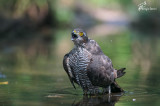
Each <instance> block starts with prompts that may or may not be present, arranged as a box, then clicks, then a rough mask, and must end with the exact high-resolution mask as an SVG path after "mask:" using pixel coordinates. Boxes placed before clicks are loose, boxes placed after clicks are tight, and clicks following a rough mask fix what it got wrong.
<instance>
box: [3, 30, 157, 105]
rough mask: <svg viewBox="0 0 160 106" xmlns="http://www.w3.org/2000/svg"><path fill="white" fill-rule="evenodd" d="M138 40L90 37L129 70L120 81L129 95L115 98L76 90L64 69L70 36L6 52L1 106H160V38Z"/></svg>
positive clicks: (126, 36)
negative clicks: (84, 94) (63, 62)
mask: <svg viewBox="0 0 160 106" xmlns="http://www.w3.org/2000/svg"><path fill="white" fill-rule="evenodd" d="M64 33H69V31H65V32H64ZM56 34H59V33H56ZM60 34H61V31H60ZM69 34H70V33H69ZM134 35H135V34H134V33H131V32H128V31H125V32H121V33H119V34H115V35H110V36H100V37H99V36H90V38H93V39H95V40H96V41H97V42H98V44H99V45H100V46H101V48H102V50H103V52H104V53H105V54H107V55H108V56H109V57H110V58H111V59H112V62H113V65H114V67H115V68H117V69H118V68H122V67H126V68H127V69H126V72H127V73H126V75H125V76H124V77H122V78H119V79H117V82H118V83H119V85H120V86H121V87H122V88H123V89H124V90H125V93H123V94H112V95H111V96H110V97H109V96H108V95H101V96H93V97H84V96H83V94H82V90H81V89H80V88H79V87H78V86H77V89H76V90H75V89H74V88H73V87H72V85H71V84H70V82H69V79H68V77H67V75H66V73H65V71H64V70H63V67H62V59H63V56H64V54H65V53H67V52H69V51H70V50H71V48H72V47H73V44H72V42H71V41H70V36H68V35H67V36H62V37H57V38H56V41H53V42H51V43H50V44H45V43H44V44H43V43H41V42H38V43H37V44H35V42H34V41H32V44H31V45H27V46H26V44H24V43H22V42H21V44H20V45H19V44H15V45H13V46H7V47H5V48H2V49H1V52H0V105H2V106H7V105H8V106H18V105H23V106H24V105H27V106H28V105H32V106H33V105H34V106H35V105H38V106H41V105H42V106H49V105H52V106H59V105H64V106H70V105H106V106H113V105H116V106H132V105H134V106H135V105H136V106H142V105H145V106H151V105H152V106H155V105H156V106H158V105H160V101H159V98H160V90H159V88H160V71H159V70H160V66H159V62H160V46H159V45H160V38H159V37H154V38H153V37H152V36H147V37H146V36H143V35H141V38H144V39H141V38H139V37H137V36H134ZM57 36H58V35H57ZM35 45H36V46H35ZM37 45H38V46H37ZM37 48H38V49H37Z"/></svg>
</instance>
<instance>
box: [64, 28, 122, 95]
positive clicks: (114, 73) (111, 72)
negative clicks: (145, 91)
mask: <svg viewBox="0 0 160 106" xmlns="http://www.w3.org/2000/svg"><path fill="white" fill-rule="evenodd" d="M72 40H73V42H74V44H75V47H74V48H73V49H72V50H71V51H70V52H69V53H68V54H66V55H65V56H64V59H63V66H64V69H65V71H66V72H67V74H68V76H69V79H70V81H71V83H72V85H73V86H74V88H75V85H74V82H75V83H77V84H78V85H79V86H81V87H82V89H83V91H84V94H98V93H101V91H100V90H99V87H102V88H104V93H107V92H108V91H109V92H110V89H109V90H106V89H107V88H110V86H111V92H122V91H123V89H121V88H120V87H119V86H118V84H117V83H116V82H115V79H116V78H118V77H121V76H123V75H124V74H125V72H124V70H125V68H122V69H120V70H115V69H114V68H113V65H112V62H111V60H110V59H109V58H108V57H107V56H106V55H104V54H103V52H102V51H101V49H100V47H99V45H98V44H97V43H96V42H95V41H94V40H91V39H89V38H88V37H87V35H86V33H85V32H84V31H83V30H82V29H74V30H73V32H72Z"/></svg>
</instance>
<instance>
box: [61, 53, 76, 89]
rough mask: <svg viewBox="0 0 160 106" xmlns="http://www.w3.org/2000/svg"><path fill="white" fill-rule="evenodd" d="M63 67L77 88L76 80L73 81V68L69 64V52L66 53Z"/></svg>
mask: <svg viewBox="0 0 160 106" xmlns="http://www.w3.org/2000/svg"><path fill="white" fill-rule="evenodd" d="M63 68H64V70H65V71H66V73H67V74H68V77H69V79H70V82H71V83H72V85H73V87H74V88H75V89H76V87H75V85H74V82H73V79H74V76H73V74H72V70H71V68H70V65H69V54H66V55H65V56H64V58H63Z"/></svg>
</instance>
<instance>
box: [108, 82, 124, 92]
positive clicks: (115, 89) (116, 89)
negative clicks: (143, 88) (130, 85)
mask: <svg viewBox="0 0 160 106" xmlns="http://www.w3.org/2000/svg"><path fill="white" fill-rule="evenodd" d="M111 91H112V92H113V93H118V92H124V90H123V89H122V88H121V87H120V86H119V85H118V84H117V82H116V81H115V82H114V83H112V84H111Z"/></svg>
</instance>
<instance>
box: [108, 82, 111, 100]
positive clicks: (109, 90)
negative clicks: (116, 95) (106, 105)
mask: <svg viewBox="0 0 160 106" xmlns="http://www.w3.org/2000/svg"><path fill="white" fill-rule="evenodd" d="M110 98H111V85H109V86H108V102H110Z"/></svg>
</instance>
